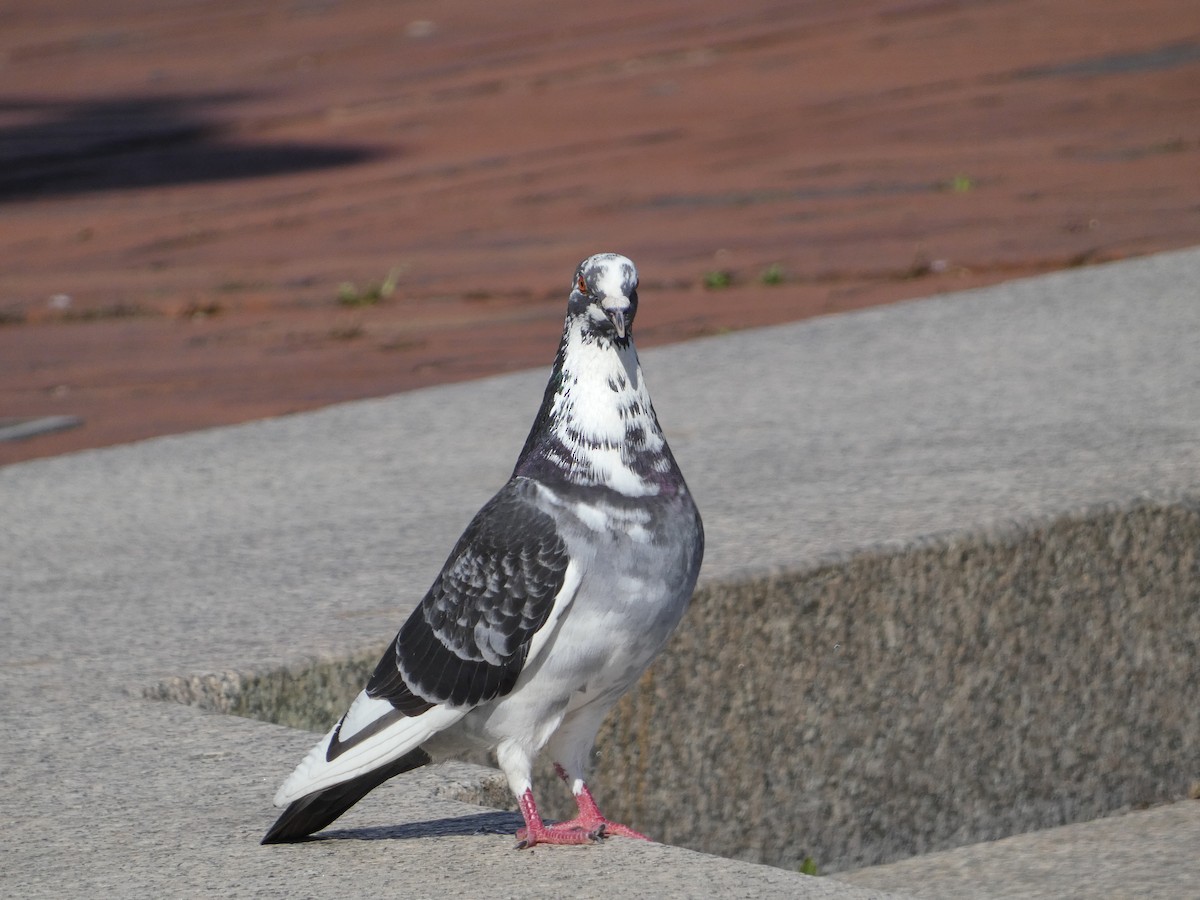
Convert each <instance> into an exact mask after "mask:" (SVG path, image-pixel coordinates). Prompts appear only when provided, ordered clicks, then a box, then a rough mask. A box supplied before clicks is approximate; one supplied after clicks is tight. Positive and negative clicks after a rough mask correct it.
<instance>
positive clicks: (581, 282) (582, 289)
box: [575, 275, 588, 294]
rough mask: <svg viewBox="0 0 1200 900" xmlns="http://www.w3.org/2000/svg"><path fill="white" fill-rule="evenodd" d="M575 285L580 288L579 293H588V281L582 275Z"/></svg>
mask: <svg viewBox="0 0 1200 900" xmlns="http://www.w3.org/2000/svg"><path fill="white" fill-rule="evenodd" d="M575 287H576V288H577V289H578V290H579V293H581V294H586V293H587V292H588V291H587V282H586V281H584V280H583V276H582V275H580V276H579V281H577V282H576V283H575Z"/></svg>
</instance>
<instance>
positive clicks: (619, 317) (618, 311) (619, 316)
mask: <svg viewBox="0 0 1200 900" xmlns="http://www.w3.org/2000/svg"><path fill="white" fill-rule="evenodd" d="M604 314H605V315H606V316H608V321H610V322H612V325H613V328H615V329H616V331H617V337H619V338H623V337H625V308H624V307H605V309H604Z"/></svg>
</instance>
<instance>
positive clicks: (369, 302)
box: [337, 268, 400, 306]
mask: <svg viewBox="0 0 1200 900" xmlns="http://www.w3.org/2000/svg"><path fill="white" fill-rule="evenodd" d="M399 277H400V269H399V268H393V269H392V270H391V271H390V272H388V274H387V278H385V279H383V281H381V282H379V283H378V284H371V285H367V287H365V288H364V289H363V290H361V291H360V290H359V289H358V286H357V285H355V284H354V282H352V281H343V282H342V283H341V284H340V285H338V294H337V296H338V303H340V304H341V305H342V306H374V305H375V304H376V303H378V302H379V301H380V300H386V299H387V298H388V297H390V296H392V294H394V293H395V292H396V280H397V279H398V278H399Z"/></svg>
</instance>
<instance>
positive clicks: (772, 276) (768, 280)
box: [758, 263, 787, 285]
mask: <svg viewBox="0 0 1200 900" xmlns="http://www.w3.org/2000/svg"><path fill="white" fill-rule="evenodd" d="M786 277H787V274H786V273H785V272H784V271H783V266H781V265H779V263H771V265H769V266H767V267H766V268H765V269H763V271H762V274H761V275H759V276H758V280H759V281H760V282H761V283H762V284H772V285H773V284H783V282H784V279H785V278H786Z"/></svg>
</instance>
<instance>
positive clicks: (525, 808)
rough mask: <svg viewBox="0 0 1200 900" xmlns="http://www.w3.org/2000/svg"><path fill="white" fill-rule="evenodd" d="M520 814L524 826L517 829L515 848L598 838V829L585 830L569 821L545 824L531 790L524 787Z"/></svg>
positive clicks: (525, 848)
mask: <svg viewBox="0 0 1200 900" xmlns="http://www.w3.org/2000/svg"><path fill="white" fill-rule="evenodd" d="M519 804H520V807H521V816H522V817H523V818H524V819H525V827H524V828H518V829H517V841H518V843H517V849H518V850H528V849H529V848H530V847H533V846H535V845H537V844H587V843H590V842H591V841H598V840H600V838H601V836H602V835H603V829H601V830H600V831H593V832H589V831H585V830H584V829H582V828H579V827H577V826H576V825H574V824H572V823H571V822H563V823H561V824H557V825H547V824H545V823H544V822H543V821H542V816H541V813H539V812H538V808H537V804H536V803H534V802H533V791H532V790H531V789H528V788H527V789H526V790H525V793H523V794H522V795H521V797H520V800H519Z"/></svg>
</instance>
